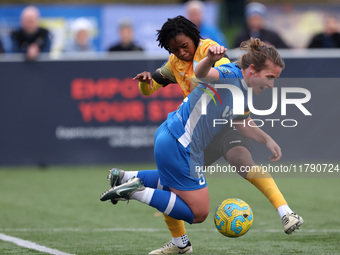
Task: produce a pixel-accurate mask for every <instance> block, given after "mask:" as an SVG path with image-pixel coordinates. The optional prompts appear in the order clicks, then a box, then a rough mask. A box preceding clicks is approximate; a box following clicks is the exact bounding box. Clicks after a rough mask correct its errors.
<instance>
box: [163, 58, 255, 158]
mask: <svg viewBox="0 0 340 255" xmlns="http://www.w3.org/2000/svg"><path fill="white" fill-rule="evenodd" d="M215 69H216V70H218V71H219V73H220V79H219V81H218V83H219V84H208V85H207V84H200V85H198V86H197V87H196V88H195V89H194V90H193V91H192V92H191V93H190V94H189V96H188V97H186V98H185V99H184V100H183V103H182V104H181V105H180V106H179V107H178V109H177V111H174V112H171V113H169V114H168V118H167V120H166V122H167V126H168V128H169V130H170V132H171V133H172V135H173V136H174V137H175V138H176V139H177V140H178V142H179V143H180V144H182V145H183V146H184V147H185V148H186V149H187V150H188V151H190V156H191V157H192V159H194V162H195V164H203V160H204V149H205V147H206V146H207V145H208V144H209V143H210V142H211V141H212V139H213V137H214V136H215V135H217V134H218V133H219V132H220V131H221V130H222V129H223V128H225V127H226V126H225V125H215V126H214V125H213V124H214V120H217V119H219V120H222V119H223V120H231V119H233V118H235V117H237V116H236V115H234V114H233V95H232V93H231V91H230V90H229V89H225V88H223V89H222V88H220V89H218V87H219V86H218V85H221V84H231V85H233V86H236V87H238V88H239V89H240V90H241V91H242V93H243V102H242V105H243V106H244V107H243V108H244V109H243V110H244V112H247V111H248V106H247V88H248V87H247V85H246V84H245V82H244V80H243V76H242V72H241V69H240V67H239V66H237V65H236V64H234V63H231V64H225V65H221V66H219V67H216V68H215ZM215 89H216V90H215ZM215 91H216V92H217V93H215ZM247 114H249V112H248V113H247ZM247 114H246V115H243V118H245V117H247Z"/></svg>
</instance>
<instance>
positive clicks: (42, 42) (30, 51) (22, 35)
mask: <svg viewBox="0 0 340 255" xmlns="http://www.w3.org/2000/svg"><path fill="white" fill-rule="evenodd" d="M39 21H40V12H39V10H38V9H37V8H36V7H34V6H28V7H26V8H25V9H24V10H23V11H22V13H21V16H20V22H21V27H20V28H19V29H18V30H15V31H13V32H12V34H11V39H12V51H13V52H18V53H26V57H27V59H29V60H34V59H36V58H37V57H38V55H39V53H40V52H49V51H50V48H51V38H50V33H49V31H48V30H46V29H44V28H41V27H39Z"/></svg>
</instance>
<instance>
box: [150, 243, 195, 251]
mask: <svg viewBox="0 0 340 255" xmlns="http://www.w3.org/2000/svg"><path fill="white" fill-rule="evenodd" d="M191 252H192V246H191V243H190V242H188V244H187V246H185V247H183V248H180V247H178V246H176V245H174V244H173V242H171V241H170V242H168V243H166V244H165V245H164V246H163V247H161V248H159V249H157V250H154V251H151V252H150V253H149V254H184V253H191Z"/></svg>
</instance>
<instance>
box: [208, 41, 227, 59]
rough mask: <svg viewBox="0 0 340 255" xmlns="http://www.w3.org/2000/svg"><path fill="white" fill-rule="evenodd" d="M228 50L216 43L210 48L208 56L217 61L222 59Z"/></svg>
mask: <svg viewBox="0 0 340 255" xmlns="http://www.w3.org/2000/svg"><path fill="white" fill-rule="evenodd" d="M226 51H227V49H226V48H224V46H220V45H214V46H211V47H210V48H209V49H208V53H207V56H208V58H209V60H211V61H214V62H215V61H218V60H220V59H221V58H223V56H224V53H225V52H226Z"/></svg>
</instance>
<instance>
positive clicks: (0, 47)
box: [0, 39, 5, 54]
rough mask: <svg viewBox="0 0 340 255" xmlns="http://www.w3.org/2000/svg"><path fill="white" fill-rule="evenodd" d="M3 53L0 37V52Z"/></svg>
mask: <svg viewBox="0 0 340 255" xmlns="http://www.w3.org/2000/svg"><path fill="white" fill-rule="evenodd" d="M1 53H5V50H4V46H3V45H2V42H1V39H0V54H1Z"/></svg>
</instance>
